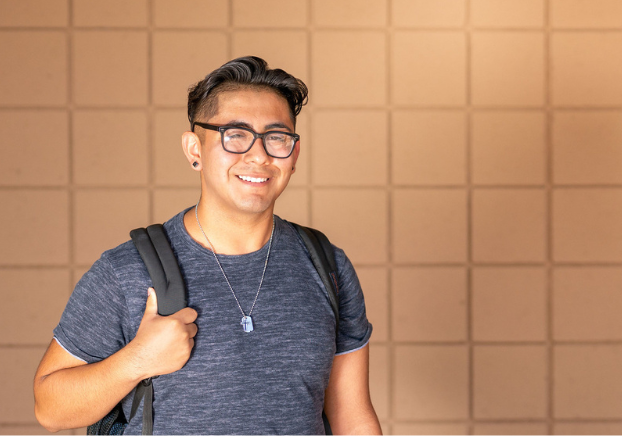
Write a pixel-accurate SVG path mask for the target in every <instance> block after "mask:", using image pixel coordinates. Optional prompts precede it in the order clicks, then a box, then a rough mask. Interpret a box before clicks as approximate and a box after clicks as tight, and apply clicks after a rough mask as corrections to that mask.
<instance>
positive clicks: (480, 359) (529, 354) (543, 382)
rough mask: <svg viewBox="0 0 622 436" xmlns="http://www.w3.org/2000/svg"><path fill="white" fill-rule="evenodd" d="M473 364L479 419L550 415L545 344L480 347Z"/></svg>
mask: <svg viewBox="0 0 622 436" xmlns="http://www.w3.org/2000/svg"><path fill="white" fill-rule="evenodd" d="M473 366H474V372H473V374H474V375H473V398H474V400H473V414H474V416H475V418H476V419H499V418H503V419H518V418H546V416H547V404H548V403H547V402H548V400H547V350H546V347H545V346H544V345H542V346H540V345H523V346H507V345H506V346H503V345H498V346H476V347H475V349H474V359H473ZM510 392H511V394H509V395H508V393H510Z"/></svg>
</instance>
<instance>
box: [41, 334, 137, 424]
mask: <svg viewBox="0 0 622 436" xmlns="http://www.w3.org/2000/svg"><path fill="white" fill-rule="evenodd" d="M53 345H54V344H53ZM56 347H58V345H57V344H56ZM51 348H52V347H51ZM52 352H53V351H52ZM133 360H134V358H133V356H132V350H131V347H130V348H128V347H126V348H124V349H122V350H120V351H119V352H117V353H115V354H113V355H112V356H110V357H109V358H107V359H104V360H102V361H101V362H97V363H92V364H88V365H84V364H83V365H80V366H75V367H71V368H65V369H59V370H56V371H53V372H49V373H48V371H45V368H43V369H42V368H40V370H41V371H38V372H37V375H36V377H35V383H34V394H35V414H36V417H37V420H38V421H39V422H40V423H41V425H43V426H44V427H45V428H47V429H48V430H50V431H58V430H62V429H68V428H79V427H84V426H88V425H90V424H93V423H94V422H96V421H98V420H99V419H101V418H102V417H104V416H105V415H106V413H108V412H109V411H110V410H112V408H113V407H114V406H115V405H116V404H117V403H118V402H119V401H121V399H123V398H124V397H125V396H126V395H127V394H128V393H129V392H131V390H132V389H134V387H135V386H136V385H137V384H138V382H140V380H141V379H142V374H141V373H140V371H139V369H138V367H137V365H136V364H135V362H134V361H133ZM44 362H45V360H44ZM44 362H42V366H45V365H44Z"/></svg>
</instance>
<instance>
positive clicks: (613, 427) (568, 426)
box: [553, 422, 622, 435]
mask: <svg viewBox="0 0 622 436" xmlns="http://www.w3.org/2000/svg"><path fill="white" fill-rule="evenodd" d="M553 434H561V435H564V434H577V435H582V434H584V435H594V434H613V435H619V434H622V423H620V422H558V423H555V424H554V425H553Z"/></svg>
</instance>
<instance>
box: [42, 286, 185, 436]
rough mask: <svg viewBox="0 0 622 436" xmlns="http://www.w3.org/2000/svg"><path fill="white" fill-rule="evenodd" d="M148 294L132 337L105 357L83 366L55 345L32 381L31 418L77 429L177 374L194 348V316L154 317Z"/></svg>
mask: <svg viewBox="0 0 622 436" xmlns="http://www.w3.org/2000/svg"><path fill="white" fill-rule="evenodd" d="M157 307H158V305H157V298H156V295H155V292H154V291H153V290H152V289H150V290H149V297H148V298H147V305H146V308H145V314H144V316H143V319H142V321H141V323H140V327H139V329H138V332H137V333H136V337H135V338H134V339H133V340H132V341H131V342H130V343H129V344H127V345H126V346H125V347H124V348H122V349H121V350H119V351H118V352H116V353H115V354H113V355H111V356H110V357H108V358H106V359H104V360H102V361H100V362H97V363H91V364H86V363H85V362H83V361H81V360H79V359H77V358H76V357H73V356H72V355H71V354H69V353H68V352H67V351H65V350H64V349H63V348H62V347H61V346H60V345H59V344H58V343H57V342H56V341H55V340H52V343H51V344H50V346H49V347H48V349H47V351H46V353H45V355H44V356H43V359H42V361H41V363H40V365H39V368H38V369H37V373H36V374H35V380H34V394H35V415H36V417H37V420H38V421H39V422H40V423H41V425H43V426H44V427H45V428H47V429H48V430H50V431H58V430H61V429H67V428H78V427H84V426H87V425H90V424H92V423H94V422H96V421H98V420H99V419H101V418H103V417H104V416H105V415H106V414H107V413H108V412H109V411H110V410H112V408H113V407H114V406H115V405H116V404H117V403H118V402H119V401H121V400H122V399H123V398H124V397H125V396H126V395H127V394H128V393H129V392H131V391H132V389H134V387H135V386H136V385H137V384H138V383H139V382H140V381H141V380H143V379H145V378H148V377H153V376H156V375H161V374H169V373H171V372H175V371H177V370H179V369H181V368H182V367H183V366H184V365H185V363H186V362H187V361H188V359H189V358H190V352H191V351H192V347H193V346H194V339H193V338H194V336H195V335H196V332H197V326H196V324H194V321H195V320H196V317H197V312H196V311H195V310H194V309H191V308H185V309H182V310H180V311H179V312H177V313H175V314H174V315H171V316H167V317H163V316H160V315H158V310H157Z"/></svg>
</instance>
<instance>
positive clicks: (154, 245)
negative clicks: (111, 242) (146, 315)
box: [130, 224, 188, 316]
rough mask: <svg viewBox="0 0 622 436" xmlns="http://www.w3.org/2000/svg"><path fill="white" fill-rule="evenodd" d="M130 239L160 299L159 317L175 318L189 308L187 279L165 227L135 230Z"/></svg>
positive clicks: (156, 225)
mask: <svg viewBox="0 0 622 436" xmlns="http://www.w3.org/2000/svg"><path fill="white" fill-rule="evenodd" d="M130 236H131V237H132V241H133V242H134V245H135V246H136V248H137V249H138V252H139V253H140V257H141V258H142V259H143V262H144V263H145V266H146V267H147V271H148V272H149V276H150V277H151V281H152V283H153V287H154V289H155V291H156V295H157V297H158V314H160V315H162V316H166V315H172V314H173V313H175V312H177V311H179V310H181V309H183V308H184V307H186V306H187V305H188V301H187V298H186V287H185V284H184V279H183V277H182V275H181V271H180V270H179V265H178V264H177V259H176V258H175V254H174V253H173V250H172V248H171V245H170V243H169V241H168V238H167V237H166V234H165V233H164V228H163V227H162V225H161V224H153V225H151V226H149V227H147V228H146V229H145V228H142V227H141V228H139V229H134V230H132V231H131V232H130Z"/></svg>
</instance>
